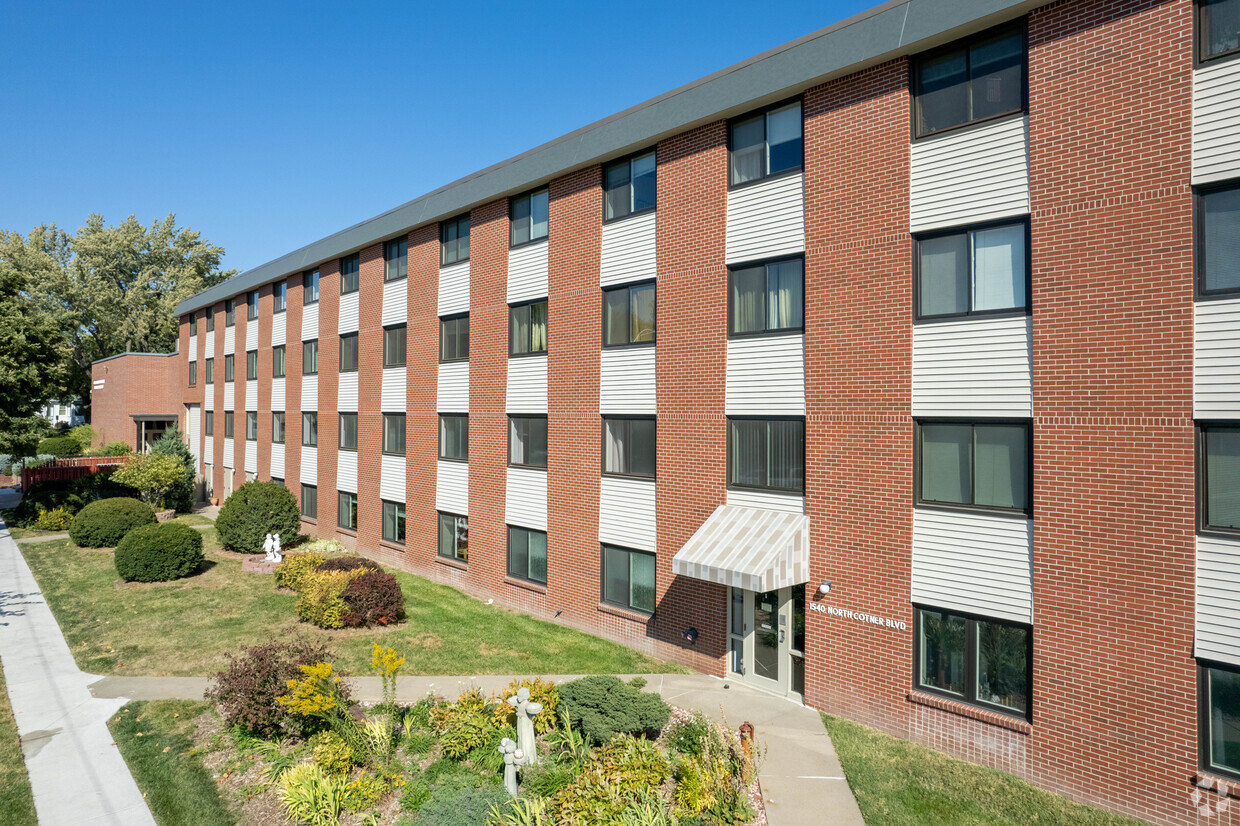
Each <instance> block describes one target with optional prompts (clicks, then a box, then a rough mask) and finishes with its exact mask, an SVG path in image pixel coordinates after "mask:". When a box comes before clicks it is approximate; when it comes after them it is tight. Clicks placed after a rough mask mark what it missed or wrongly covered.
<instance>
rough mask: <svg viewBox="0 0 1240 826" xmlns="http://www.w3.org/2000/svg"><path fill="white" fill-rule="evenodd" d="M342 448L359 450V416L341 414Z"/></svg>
mask: <svg viewBox="0 0 1240 826" xmlns="http://www.w3.org/2000/svg"><path fill="white" fill-rule="evenodd" d="M340 448H341V450H357V414H356V413H341V414H340Z"/></svg>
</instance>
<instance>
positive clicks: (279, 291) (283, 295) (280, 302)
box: [275, 281, 288, 313]
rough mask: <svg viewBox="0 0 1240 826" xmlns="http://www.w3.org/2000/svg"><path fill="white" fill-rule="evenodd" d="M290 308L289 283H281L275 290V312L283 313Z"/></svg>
mask: <svg viewBox="0 0 1240 826" xmlns="http://www.w3.org/2000/svg"><path fill="white" fill-rule="evenodd" d="M287 307H288V282H287V281H281V282H280V283H279V284H277V285H276V289H275V311H276V312H277V313H278V312H282V311H283V310H285V309H286V308H287Z"/></svg>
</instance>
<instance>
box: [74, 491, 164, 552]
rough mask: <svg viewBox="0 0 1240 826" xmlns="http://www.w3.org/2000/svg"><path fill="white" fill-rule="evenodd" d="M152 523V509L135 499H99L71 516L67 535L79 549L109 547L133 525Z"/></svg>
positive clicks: (133, 526)
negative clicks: (71, 521)
mask: <svg viewBox="0 0 1240 826" xmlns="http://www.w3.org/2000/svg"><path fill="white" fill-rule="evenodd" d="M154 524H155V513H154V511H152V510H151V508H150V506H149V505H145V504H143V503H142V502H139V501H138V500H137V499H126V498H117V499H101V500H99V501H98V502H91V503H90V504H89V505H87V506H86V507H84V508H82V510H81V511H79V512H78V514H77V516H75V517H74V518H73V524H71V525H70V526H69V538H70V539H72V540H73V543H74V544H75V545H77V546H78V547H80V548H111V547H115V546H116V544H117V543H119V542H120V541H121V539H122V538H124V536H125V534H127V533H129V532H130V531H131V530H133V529H134V528H138V527H141V526H143V525H154Z"/></svg>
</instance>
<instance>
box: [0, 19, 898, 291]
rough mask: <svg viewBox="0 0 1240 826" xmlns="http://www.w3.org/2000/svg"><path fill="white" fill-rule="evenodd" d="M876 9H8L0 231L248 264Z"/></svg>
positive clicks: (1, 71)
mask: <svg viewBox="0 0 1240 826" xmlns="http://www.w3.org/2000/svg"><path fill="white" fill-rule="evenodd" d="M875 4H876V0H819V2H809V1H808V0H790V2H782V3H759V4H754V3H752V2H737V1H736V0H711V1H710V2H705V1H704V0H685V1H684V2H675V3H672V2H669V3H655V2H638V1H637V0H635V1H634V2H628V3H623V4H621V3H598V2H594V3H590V2H577V3H573V2H548V3H541V4H538V3H533V4H531V3H524V4H522V3H503V2H476V3H471V2H455V3H399V2H358V3H314V2H309V3H306V2H302V3H285V2H270V3H268V2H262V0H250V2H218V1H217V0H210V2H205V3H193V4H191V3H177V2H173V3H167V2H165V3H153V2H151V3H143V2H121V3H98V2H91V3H86V2H65V3H48V2H46V0H41V1H40V2H28V1H27V0H20V2H15V0H0V33H3V40H4V48H3V49H0V112H2V113H3V116H2V118H0V229H4V230H14V231H18V232H22V233H25V232H28V231H29V230H30V229H31V228H32V227H34V226H36V225H37V224H40V223H45V222H46V223H53V222H54V223H57V224H59V225H60V226H61V227H63V228H65V229H68V230H70V231H72V230H74V229H76V228H77V227H78V226H80V225H81V224H82V223H83V222H84V220H85V218H86V216H87V215H88V214H90V213H91V212H98V213H101V214H102V215H103V216H104V218H105V219H106V220H107V221H108V222H109V223H115V222H118V221H120V220H123V219H124V218H125V217H126V216H128V215H130V214H134V215H136V216H137V218H138V219H139V220H140V221H142V222H143V223H146V224H149V223H151V222H152V221H153V220H155V219H157V218H161V217H163V216H164V215H166V214H168V213H169V212H175V213H176V214H177V219H178V223H179V224H180V225H182V226H189V227H193V228H194V229H196V230H199V231H200V232H202V233H203V235H204V236H205V237H207V238H208V239H209V240H211V241H212V242H214V243H216V244H219V245H221V246H223V247H224V248H225V249H226V251H227V255H226V257H225V262H224V263H225V266H227V267H236V268H238V269H242V270H245V269H248V268H250V267H254V266H257V265H258V264H262V263H264V262H265V261H268V260H270V259H272V258H275V257H276V256H278V255H282V254H283V253H285V252H288V251H290V250H292V249H295V248H297V247H299V246H302V245H303V244H306V243H309V242H311V241H313V240H315V239H317V238H320V237H322V236H324V235H327V234H329V233H331V232H334V231H336V230H339V229H342V228H344V227H346V226H349V225H350V224H354V223H356V222H358V221H361V220H364V219H366V218H369V217H371V216H373V215H376V214H378V213H380V212H382V211H384V210H386V209H390V208H391V207H394V206H396V205H398V204H401V203H404V202H405V201H408V200H410V199H412V198H415V197H417V196H418V195H421V194H422V193H424V192H427V191H429V190H431V189H434V188H435V187H437V186H441V185H442V184H445V183H448V182H449V181H452V180H455V179H456V178H459V177H461V176H462V175H467V174H469V173H470V172H474V171H476V170H478V169H481V168H482V167H485V166H488V165H490V164H492V163H495V162H496V161H500V160H503V159H504V158H507V157H510V156H512V155H515V154H517V153H519V152H522V151H524V150H526V149H529V148H530V147H533V146H536V145H538V144H540V143H543V142H544V141H547V140H550V139H552V138H555V137H557V136H559V135H562V134H564V133H565V132H569V131H571V130H573V129H576V128H577V127H579V126H583V125H585V124H587V123H589V122H591V121H594V120H597V119H599V118H602V117H606V116H607V115H609V114H612V113H613V112H616V111H619V110H620V109H623V108H625V107H627V106H631V105H633V104H635V103H639V102H641V101H643V100H646V99H647V98H650V97H653V96H655V95H658V94H660V93H662V92H665V91H667V90H668V89H671V88H674V87H676V86H679V85H681V84H683V83H687V82H689V81H692V80H695V79H697V78H699V77H701V76H703V75H706V74H709V73H711V72H713V71H715V70H717V69H721V68H723V67H725V66H728V65H730V64H732V63H735V62H737V61H740V60H744V59H745V58H748V57H751V56H752V55H755V54H757V53H759V52H761V51H764V50H766V49H769V48H771V47H773V46H777V45H779V44H781V43H785V42H787V41H789V40H793V39H795V38H797V37H800V36H801V35H804V34H807V33H809V32H811V31H814V30H815V29H818V28H821V27H823V26H827V25H830V24H831V23H834V22H836V21H838V20H841V19H843V18H845V17H848V16H850V15H852V14H855V13H857V12H859V11H863V10H865V9H866V8H869V7H870V6H872V5H875Z"/></svg>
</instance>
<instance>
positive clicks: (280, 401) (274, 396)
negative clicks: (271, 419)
mask: <svg viewBox="0 0 1240 826" xmlns="http://www.w3.org/2000/svg"><path fill="white" fill-rule="evenodd" d="M271 409H272V410H275V411H280V410H283V409H284V377H283V376H281V377H280V378H278V379H272V380H271Z"/></svg>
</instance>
